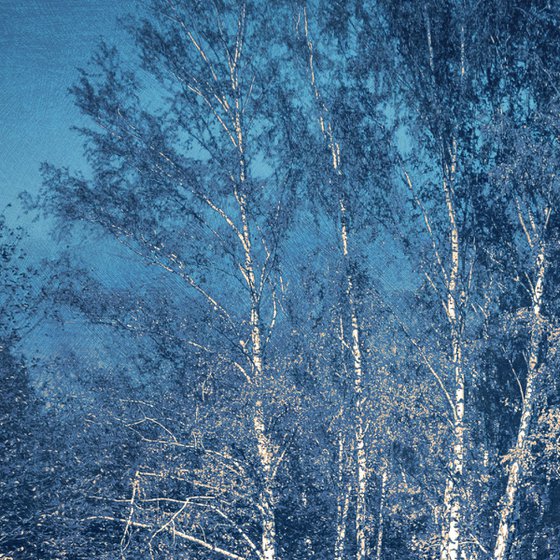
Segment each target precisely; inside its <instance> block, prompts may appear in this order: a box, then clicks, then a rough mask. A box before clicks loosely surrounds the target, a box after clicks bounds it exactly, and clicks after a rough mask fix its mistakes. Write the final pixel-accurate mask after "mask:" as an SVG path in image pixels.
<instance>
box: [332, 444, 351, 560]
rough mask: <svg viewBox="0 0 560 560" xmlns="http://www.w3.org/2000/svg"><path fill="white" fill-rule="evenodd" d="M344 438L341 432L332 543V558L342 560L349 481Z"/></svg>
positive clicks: (348, 499)
mask: <svg viewBox="0 0 560 560" xmlns="http://www.w3.org/2000/svg"><path fill="white" fill-rule="evenodd" d="M344 443H345V438H344V436H343V435H342V434H340V435H339V440H338V495H337V504H336V540H335V544H334V559H335V560H344V550H345V548H346V526H347V523H348V508H349V505H350V492H351V489H352V484H351V481H349V480H348V481H346V480H345V479H346V478H347V472H346V471H347V458H346V454H345V449H344Z"/></svg>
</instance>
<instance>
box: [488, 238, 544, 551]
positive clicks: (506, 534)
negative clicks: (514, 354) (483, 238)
mask: <svg viewBox="0 0 560 560" xmlns="http://www.w3.org/2000/svg"><path fill="white" fill-rule="evenodd" d="M536 261H537V262H536V271H537V275H536V282H535V283H534V287H533V293H532V299H533V308H532V325H531V338H530V342H529V361H528V364H527V384H526V388H525V395H524V398H523V406H522V410H521V420H520V422H519V429H518V432H517V440H516V443H515V448H514V453H513V460H512V462H511V465H510V467H509V470H508V480H507V485H506V491H505V494H504V497H503V501H502V506H501V510H500V513H499V517H500V521H499V526H498V534H497V537H496V544H495V546H494V556H493V557H494V560H505V558H506V557H507V554H508V551H509V548H510V546H511V540H512V535H513V533H514V532H515V529H516V524H517V519H516V516H515V510H516V508H515V505H516V497H517V492H518V490H519V484H520V482H521V476H522V470H523V463H524V456H523V455H524V453H525V452H526V448H527V438H528V436H529V430H530V428H531V422H532V420H533V415H534V405H535V401H536V396H537V387H536V385H537V381H538V373H539V363H538V353H539V347H540V344H541V339H542V321H541V306H542V296H543V289H544V276H545V268H546V262H545V247H544V244H543V245H542V246H541V248H540V250H539V253H538V255H537V259H536Z"/></svg>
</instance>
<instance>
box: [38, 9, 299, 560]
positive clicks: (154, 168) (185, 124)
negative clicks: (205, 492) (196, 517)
mask: <svg viewBox="0 0 560 560" xmlns="http://www.w3.org/2000/svg"><path fill="white" fill-rule="evenodd" d="M257 10H258V7H257V6H255V5H253V4H251V3H248V2H240V3H229V4H227V5H225V4H224V5H222V4H221V3H213V4H211V5H208V6H203V5H201V4H199V3H198V2H191V3H188V2H187V3H186V2H175V1H172V0H169V1H162V2H155V3H154V4H153V5H152V6H151V7H150V12H149V18H146V19H143V20H140V21H138V22H137V23H134V24H133V25H132V27H131V28H132V33H133V34H134V36H135V38H136V42H137V45H138V48H139V53H140V57H141V60H142V65H143V69H144V71H145V72H147V73H148V75H149V76H151V78H149V79H150V80H152V81H151V82H150V81H147V82H144V84H143V85H142V84H141V82H140V81H139V79H138V78H137V77H136V76H135V75H133V74H132V73H131V72H129V71H127V70H123V69H122V66H121V65H120V63H119V62H118V59H117V54H116V52H115V51H114V49H111V48H109V47H105V46H103V47H102V48H101V50H100V52H99V54H98V55H96V58H95V60H94V63H95V65H94V69H93V70H92V71H91V72H90V73H88V72H84V73H83V75H82V78H81V80H80V82H79V84H78V85H77V86H76V87H75V88H74V89H73V93H74V95H75V98H76V103H77V105H78V106H79V108H80V109H81V110H82V111H83V112H84V113H85V114H86V115H87V116H89V117H90V118H91V119H92V123H93V124H92V128H90V129H89V130H84V131H83V132H84V134H85V136H86V138H87V154H88V159H89V161H90V164H91V167H92V171H93V175H92V178H91V179H86V178H83V177H76V176H71V175H70V174H69V173H68V172H66V171H64V170H55V169H52V168H46V169H45V177H46V179H45V181H46V183H45V184H46V189H47V191H48V194H47V196H48V197H49V200H50V201H51V203H52V207H53V209H55V210H56V211H57V213H58V214H59V215H60V216H61V217H64V218H68V217H72V218H74V219H80V220H83V221H84V222H86V223H91V224H95V225H101V226H102V227H103V228H104V229H105V230H106V231H107V232H109V233H110V234H111V235H113V236H115V237H116V238H117V239H118V240H119V241H121V242H122V243H123V244H124V245H125V246H126V247H127V248H128V250H130V251H132V252H133V253H136V254H138V255H139V256H140V257H141V258H142V259H144V261H145V262H146V263H148V264H151V265H153V266H155V267H158V268H159V269H161V270H162V271H164V272H165V273H167V274H169V275H172V276H173V277H174V278H176V279H177V281H178V282H179V285H180V286H181V290H190V293H191V294H192V296H193V300H194V301H196V302H201V303H203V304H204V305H206V306H207V308H208V310H209V312H210V314H211V315H212V318H211V321H212V323H211V326H214V328H215V329H216V331H217V332H218V336H219V339H218V346H217V347H216V346H213V345H208V344H207V342H206V341H205V340H204V339H201V338H195V337H193V338H191V337H190V335H189V338H187V339H186V340H185V341H184V343H185V344H187V345H189V346H191V347H193V348H195V349H196V350H198V351H200V350H202V351H205V352H207V353H208V354H209V355H213V356H215V357H217V358H219V359H220V361H221V362H222V363H227V364H228V366H227V367H228V369H229V370H230V372H231V373H230V374H233V372H236V375H237V376H238V377H239V379H240V380H242V381H243V384H244V387H245V388H244V392H245V394H246V395H247V406H248V407H249V409H250V410H251V412H250V415H249V416H250V419H251V420H250V427H249V430H250V432H251V437H252V442H251V447H252V448H253V449H254V451H255V457H256V459H255V460H256V463H257V465H258V469H257V473H258V474H257V479H256V480H255V484H256V487H257V488H258V491H257V492H258V498H257V500H256V502H255V504H254V507H255V511H254V515H255V516H257V518H258V519H259V524H260V537H259V540H258V543H255V542H254V541H253V540H252V539H250V538H248V537H247V538H246V536H244V535H243V534H240V537H239V538H240V541H239V542H240V544H239V545H238V546H239V547H241V548H240V549H239V550H227V549H225V548H223V547H221V546H219V545H218V544H214V543H211V542H210V541H207V540H206V539H205V537H203V536H198V535H195V534H193V533H191V532H189V531H191V530H193V529H191V528H187V529H184V530H183V529H179V528H174V526H172V525H171V521H169V520H168V521H166V522H165V523H163V524H159V525H158V524H157V523H155V524H154V523H144V522H133V521H130V518H129V522H127V521H126V519H125V520H124V522H125V525H126V528H127V529H126V530H133V529H138V530H142V529H148V530H149V529H153V531H152V538H153V537H154V536H155V535H157V534H170V535H171V536H172V537H174V538H179V539H183V540H184V541H185V542H186V543H190V544H192V545H193V546H195V547H196V546H198V547H202V548H203V549H206V550H207V551H211V552H214V553H217V554H218V555H222V556H224V557H230V558H238V557H241V556H240V554H244V553H243V552H240V551H241V550H245V549H247V550H248V552H247V554H254V555H257V556H258V557H260V558H263V559H265V560H273V559H275V558H276V557H277V548H278V544H277V529H276V519H275V504H276V495H275V478H276V475H277V471H278V467H279V461H280V460H281V459H280V458H279V457H278V455H277V453H276V451H277V449H278V448H277V446H276V444H275V442H274V441H273V438H272V433H271V431H270V422H271V418H270V417H269V412H268V407H269V404H268V403H269V400H270V398H271V390H273V389H272V387H273V386H274V383H273V378H272V375H273V371H272V368H270V367H269V366H267V362H266V353H265V351H266V345H267V342H268V340H269V338H270V336H271V334H272V331H273V330H274V326H275V322H276V320H277V316H278V313H279V293H280V285H279V284H278V277H277V275H276V274H275V262H276V249H277V243H278V236H279V235H280V232H281V228H282V225H283V224H284V223H285V216H286V206H285V205H286V203H287V199H286V198H282V196H283V195H285V194H286V193H287V192H288V190H289V186H290V177H289V173H288V172H287V171H286V170H284V169H281V170H280V171H277V170H276V163H277V161H278V160H271V159H268V162H267V164H266V165H267V166H269V167H268V168H267V167H265V169H267V171H265V173H264V175H263V173H262V169H263V166H262V164H261V167H260V169H259V162H263V161H266V160H267V155H268V154H267V148H266V145H265V144H263V141H264V139H265V138H267V139H268V140H267V141H268V142H276V141H277V137H275V136H274V133H271V131H273V130H274V129H273V128H272V127H273V122H272V120H271V119H270V118H269V117H270V115H269V113H268V112H267V111H268V109H267V97H268V96H269V95H270V93H269V89H270V88H271V87H273V84H274V80H273V75H274V64H272V63H271V59H269V60H268V61H266V62H265V60H266V59H265V58H263V57H265V56H266V49H265V46H266V45H265V44H264V43H263V42H262V37H263V35H262V30H260V29H258V28H259V26H260V25H261V24H262V21H257V20H256V19H255V15H256V13H257ZM193 15H196V17H195V18H194V19H193V17H191V16H193ZM257 31H259V32H260V35H259V34H258V33H257ZM259 37H260V38H261V42H260V43H259ZM267 48H268V47H267ZM248 49H250V50H249V52H248ZM269 52H270V51H269ZM249 53H250V54H249ZM257 60H258V62H259V66H258V67H257V66H256V65H255V61H257ZM265 64H270V68H269V69H268V71H267V72H264V68H265ZM146 83H147V84H148V85H146ZM268 169H270V171H268ZM201 234H202V235H203V236H204V239H205V240H206V242H207V243H208V247H202V246H201V243H200V240H199V239H200V235H201ZM225 278H232V279H233V280H232V281H228V282H227V283H224V282H225V281H224V279H225ZM232 282H235V286H236V287H235V288H234V291H233V293H228V287H231V286H232ZM224 348H225V350H224ZM137 484H140V482H139V480H138V479H137V478H136V479H134V482H133V488H136V486H135V485H137ZM216 499H217V497H216ZM133 501H134V494H133ZM187 503H188V500H186V501H184V502H181V503H179V504H177V508H178V509H177V510H176V512H175V514H174V516H173V517H172V520H173V522H174V520H175V519H179V516H180V514H181V513H182V512H184V510H185V508H186V507H187V505H186V504H187ZM131 515H132V513H131ZM115 521H118V520H115ZM247 547H248V548H247Z"/></svg>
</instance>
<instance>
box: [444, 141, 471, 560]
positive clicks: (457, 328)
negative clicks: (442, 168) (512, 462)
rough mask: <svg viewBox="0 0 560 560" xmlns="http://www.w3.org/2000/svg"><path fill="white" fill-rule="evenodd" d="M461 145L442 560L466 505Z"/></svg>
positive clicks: (453, 223) (453, 550)
mask: <svg viewBox="0 0 560 560" xmlns="http://www.w3.org/2000/svg"><path fill="white" fill-rule="evenodd" d="M456 153H457V147H456V145H455V143H453V156H452V157H453V160H452V164H451V170H450V182H448V181H447V179H446V178H444V180H443V189H444V195H445V203H446V207H447V217H448V220H449V230H450V241H451V252H450V261H451V263H450V264H451V267H450V271H449V279H448V282H447V305H446V312H447V317H448V320H449V322H450V325H451V356H452V364H453V366H452V367H453V380H454V386H455V390H454V393H453V445H452V449H451V458H450V461H449V474H448V476H447V480H446V484H445V493H444V517H443V527H442V544H441V551H440V558H441V560H459V557H460V542H461V517H462V504H461V499H460V483H461V479H462V476H463V467H464V460H465V441H464V439H465V437H464V432H465V426H464V415H465V374H464V371H463V360H462V352H461V347H462V342H461V331H462V324H461V321H462V319H461V317H459V315H458V312H457V299H458V296H459V295H460V289H459V288H460V286H459V269H460V259H461V252H460V244H459V229H458V225H457V219H456V214H455V207H454V204H453V190H452V181H453V177H454V174H455V167H456Z"/></svg>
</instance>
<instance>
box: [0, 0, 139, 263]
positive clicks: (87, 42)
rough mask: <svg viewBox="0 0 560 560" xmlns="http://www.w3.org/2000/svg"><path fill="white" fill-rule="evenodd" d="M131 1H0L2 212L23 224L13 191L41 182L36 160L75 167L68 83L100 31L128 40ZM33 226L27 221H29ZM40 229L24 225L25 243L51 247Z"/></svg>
mask: <svg viewBox="0 0 560 560" xmlns="http://www.w3.org/2000/svg"><path fill="white" fill-rule="evenodd" d="M131 6H132V1H131V0H118V1H115V0H0V53H1V56H0V76H1V77H2V78H1V82H0V122H1V129H0V130H1V142H0V212H2V211H4V210H5V209H6V206H7V205H9V204H11V205H12V206H11V208H10V209H8V212H7V216H8V219H9V221H10V223H11V224H14V225H15V223H17V224H19V225H23V224H25V223H26V218H25V217H23V216H22V215H21V210H20V207H19V204H18V202H17V201H18V195H19V193H21V192H22V191H24V190H27V191H29V192H31V193H34V192H36V191H37V189H38V188H39V186H40V182H41V179H40V174H39V165H40V163H41V162H43V161H49V162H52V163H54V164H55V165H68V166H70V167H80V164H81V163H82V161H83V158H82V147H81V141H80V138H79V137H78V135H77V133H76V132H73V131H71V130H70V128H71V126H73V125H76V124H79V123H80V115H79V112H78V110H77V109H76V107H74V105H73V102H72V98H71V96H70V95H69V93H68V87H69V86H70V85H71V84H72V83H73V82H74V81H75V80H76V77H77V75H78V72H77V68H79V67H81V66H84V65H85V64H86V62H87V61H88V59H89V57H90V55H91V52H92V50H93V49H94V48H95V46H96V44H97V43H98V42H99V40H100V39H101V38H102V37H103V38H104V39H106V40H107V41H108V42H109V43H120V44H122V43H123V42H125V41H126V40H127V38H126V36H125V35H124V34H123V32H122V30H119V28H118V21H117V20H118V18H119V17H120V16H122V15H124V14H126V13H127V12H128V11H130V8H131ZM29 225H30V226H31V224H29ZM44 229H45V228H44V227H41V226H40V224H35V225H34V226H32V227H30V228H29V234H30V239H29V242H30V243H29V244H30V247H29V249H30V250H31V251H32V252H37V253H39V254H40V253H41V252H43V251H45V252H48V248H49V247H48V246H49V244H50V243H52V241H49V240H48V238H47V235H46V233H47V232H46V231H44Z"/></svg>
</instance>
